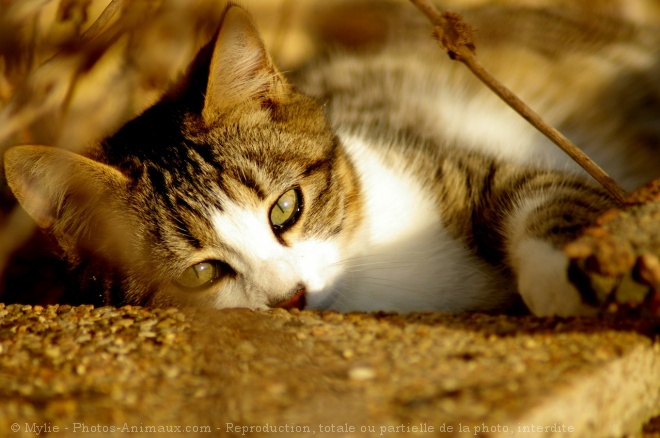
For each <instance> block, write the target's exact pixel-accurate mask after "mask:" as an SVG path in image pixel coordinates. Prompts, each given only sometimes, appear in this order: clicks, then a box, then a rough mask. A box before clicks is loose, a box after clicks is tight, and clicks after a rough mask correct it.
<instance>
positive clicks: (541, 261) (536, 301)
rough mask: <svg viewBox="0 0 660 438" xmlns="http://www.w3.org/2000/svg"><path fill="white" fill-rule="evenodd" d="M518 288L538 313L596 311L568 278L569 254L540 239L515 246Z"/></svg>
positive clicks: (576, 313)
mask: <svg viewBox="0 0 660 438" xmlns="http://www.w3.org/2000/svg"><path fill="white" fill-rule="evenodd" d="M513 257H514V263H515V265H516V266H517V268H518V271H519V272H518V289H519V291H520V294H521V295H522V298H523V300H524V301H525V304H526V305H527V307H528V308H529V309H530V310H531V311H532V313H533V314H534V315H537V316H553V315H557V316H572V315H592V314H595V312H596V310H595V309H594V308H593V307H590V306H588V305H586V304H584V303H583V301H582V298H581V296H580V294H579V292H578V291H577V289H575V287H573V285H572V284H571V283H570V282H569V281H568V257H567V256H566V255H565V254H564V253H563V251H561V250H559V249H556V248H553V247H552V246H551V245H550V244H549V243H547V242H544V241H541V240H537V239H525V240H523V241H521V242H520V243H519V244H518V245H517V246H516V248H515V250H514V254H513Z"/></svg>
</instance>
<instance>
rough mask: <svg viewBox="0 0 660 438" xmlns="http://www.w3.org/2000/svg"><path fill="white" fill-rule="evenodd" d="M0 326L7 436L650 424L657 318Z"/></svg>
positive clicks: (559, 429) (47, 311)
mask: <svg viewBox="0 0 660 438" xmlns="http://www.w3.org/2000/svg"><path fill="white" fill-rule="evenodd" d="M0 315H1V317H0V346H1V356H0V383H1V384H0V406H1V408H0V431H2V432H1V433H3V434H4V433H6V432H5V431H10V430H11V427H12V426H13V425H14V424H18V426H13V427H17V429H18V432H17V433H16V434H14V436H33V435H34V429H33V428H34V427H36V426H44V427H45V428H50V430H51V432H56V434H57V435H60V436H68V435H72V436H80V433H81V432H85V431H86V432H88V433H92V432H103V431H104V430H107V432H108V433H107V434H100V435H98V436H104V435H106V436H119V435H123V434H124V432H125V431H126V429H125V428H126V427H128V428H129V430H130V428H135V429H134V430H135V431H136V433H132V434H131V436H142V435H144V436H154V435H153V433H151V429H147V428H151V427H156V428H157V427H173V428H176V427H177V426H181V427H183V428H185V427H204V428H208V429H209V430H210V431H212V432H214V433H218V432H223V433H225V434H227V435H229V436H231V435H234V436H242V435H243V432H246V435H257V436H263V434H262V433H261V430H260V429H263V428H264V427H265V426H266V425H267V426H268V430H270V431H271V434H273V435H278V436H284V435H282V433H281V432H286V431H287V430H286V429H287V428H288V429H289V431H294V432H295V431H296V430H297V429H305V428H309V429H308V430H309V431H310V434H311V432H316V435H318V434H322V433H328V435H329V434H330V433H329V432H332V431H333V430H334V432H335V434H336V435H339V434H341V435H342V436H361V435H363V434H362V433H360V431H361V429H365V430H367V431H368V430H369V429H370V428H371V429H373V430H374V431H375V433H374V434H375V435H379V433H380V432H381V431H382V432H384V434H383V436H396V435H401V436H408V435H411V436H416V435H420V436H432V435H440V436H448V437H449V436H474V434H475V433H477V434H478V435H481V436H525V437H532V436H571V437H596V436H612V437H619V436H623V435H625V434H635V433H640V431H641V428H642V426H643V424H644V423H645V422H647V421H648V420H649V419H650V418H651V417H653V416H654V415H658V414H660V341H658V334H659V333H660V331H659V324H658V321H652V320H638V321H601V320H596V319H555V318H544V319H539V318H531V317H504V316H487V315H480V314H468V315H458V316H455V315H446V314H435V313H429V314H409V315H393V314H346V315H342V314H337V313H327V312H326V313H319V312H308V311H304V312H297V311H292V312H291V313H289V312H286V311H283V310H274V311H270V312H251V311H248V310H238V309H237V310H223V311H193V310H189V311H188V310H184V311H178V310H175V309H155V310H149V309H144V308H138V307H124V308H120V309H115V308H109V307H105V308H97V309H94V308H92V307H89V306H81V307H70V306H60V307H56V306H54V307H45V308H41V307H37V306H35V307H30V306H16V305H14V306H6V307H4V306H2V305H0ZM250 427H252V431H251V432H250ZM28 428H32V429H33V431H30V430H28ZM55 428H57V431H55V430H54V429H55ZM85 428H87V429H85ZM94 428H96V429H94ZM140 428H141V429H140ZM243 428H247V429H243ZM273 428H275V431H276V432H277V433H272V432H273ZM450 428H451V431H449V429H450ZM486 428H487V429H488V431H487V432H488V433H484V432H486V431H485V429H486ZM461 429H462V430H463V432H461ZM307 435H309V434H306V433H299V434H295V433H294V434H293V435H292V436H307Z"/></svg>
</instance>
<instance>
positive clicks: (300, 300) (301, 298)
mask: <svg viewBox="0 0 660 438" xmlns="http://www.w3.org/2000/svg"><path fill="white" fill-rule="evenodd" d="M306 293H307V290H306V289H305V288H304V287H303V288H300V289H298V290H297V291H296V293H295V294H294V295H293V296H292V297H291V298H289V299H288V300H286V301H282V302H281V303H279V304H277V305H276V306H275V307H281V308H282V309H287V310H290V309H299V310H302V309H304V308H305V304H306V301H307V300H306V299H305V294H306Z"/></svg>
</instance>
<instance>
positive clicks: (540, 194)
mask: <svg viewBox="0 0 660 438" xmlns="http://www.w3.org/2000/svg"><path fill="white" fill-rule="evenodd" d="M578 12H579V11H572V12H571V11H570V8H568V9H567V10H562V11H560V12H557V11H554V10H544V11H540V10H525V9H522V8H515V10H511V9H507V8H506V7H493V6H488V7H481V8H475V9H473V10H468V11H466V14H467V15H468V16H469V17H470V19H471V20H474V22H475V23H478V24H479V23H481V24H480V25H481V26H483V27H484V28H485V27H486V26H487V23H495V24H497V29H498V31H500V32H499V33H498V32H494V33H493V34H492V35H488V38H486V39H485V42H484V44H481V43H479V51H480V55H481V56H482V57H483V59H484V62H485V63H486V64H487V65H489V66H491V68H492V69H493V70H494V71H495V72H496V73H497V74H498V75H499V76H501V77H503V78H504V79H505V82H506V83H507V84H508V85H509V86H510V87H512V88H513V89H514V91H516V92H517V93H519V94H520V95H521V96H522V97H523V98H524V99H526V100H527V101H528V102H529V103H530V104H532V106H533V107H535V108H537V109H538V110H539V111H540V112H541V113H542V114H544V115H546V116H547V117H548V118H549V119H550V121H551V122H553V123H554V124H555V125H557V126H558V127H559V128H561V129H563V130H564V131H565V132H566V133H568V134H569V135H570V136H571V137H573V138H574V139H575V140H576V141H577V142H579V143H580V144H581V145H584V147H585V149H586V150H587V151H588V153H590V154H592V155H593V157H594V158H595V159H596V161H598V162H601V163H603V165H604V166H605V167H606V168H607V169H608V170H609V171H610V172H611V173H612V174H614V175H615V176H616V177H617V178H619V179H621V180H622V181H625V183H626V184H627V185H628V186H629V187H631V186H634V185H637V184H639V183H641V182H644V181H647V180H649V179H651V178H653V177H655V176H657V173H658V171H657V169H660V156H659V154H658V153H657V152H656V150H655V149H653V146H654V145H656V144H657V139H658V137H659V135H658V134H660V132H658V128H657V125H656V124H654V123H652V122H653V121H654V120H658V119H659V117H658V116H660V113H659V108H660V105H658V96H660V93H657V92H658V89H657V87H658V85H657V83H659V82H658V81H655V82H654V81H653V80H652V78H653V77H655V78H656V79H657V78H658V74H657V72H658V70H659V67H658V65H659V64H658V61H657V59H658V57H657V53H655V52H654V51H653V49H652V47H653V46H654V44H653V42H654V41H656V38H657V36H658V35H656V34H654V33H653V32H650V31H649V30H648V29H645V28H643V27H640V26H637V25H633V24H630V23H624V22H618V21H617V19H616V18H613V17H593V16H586V15H584V14H582V13H578ZM596 18H597V19H596ZM604 18H607V19H606V20H605V19H604ZM411 20H412V22H414V21H415V20H414V19H411ZM404 21H405V20H404ZM530 23H538V25H537V26H532V25H531V24H530ZM516 26H518V27H516ZM520 26H522V28H520ZM584 29H590V32H587V33H585V32H584ZM521 32H522V33H521ZM484 34H485V32H484ZM522 34H524V35H525V38H522V37H520V35H522ZM526 43H527V44H526ZM292 81H293V84H291V82H290V81H289V80H288V79H286V78H285V77H284V75H283V74H282V73H281V72H279V71H278V70H277V68H276V67H275V66H274V65H273V63H272V61H271V59H270V57H269V56H268V53H267V52H266V50H265V48H264V46H263V43H262V42H261V39H260V38H259V36H258V34H257V31H256V29H255V28H254V25H253V24H252V22H251V20H250V18H249V16H248V15H247V13H245V12H244V11H243V10H242V9H241V8H239V7H230V8H229V9H228V10H227V12H226V13H225V15H224V18H223V22H222V24H221V26H220V31H219V34H218V36H217V38H216V39H215V40H214V41H212V42H211V43H209V45H208V46H207V47H205V48H204V49H202V51H201V52H200V55H199V56H198V59H197V60H196V61H195V63H194V64H193V65H192V66H191V69H190V70H189V72H188V73H187V75H186V77H185V78H184V79H183V80H182V82H181V84H179V85H178V86H177V87H176V88H174V89H173V90H172V92H170V93H168V94H167V96H165V97H164V98H163V100H162V101H161V102H159V103H158V104H156V105H155V106H153V107H152V108H150V109H149V110H147V111H146V112H145V113H143V114H142V115H141V116H139V117H137V118H136V119H134V120H133V121H131V122H129V123H128V124H126V125H125V126H124V127H123V128H122V129H121V130H119V132H118V133H116V134H115V135H113V136H112V137H110V138H108V139H107V140H106V141H104V142H103V143H102V144H100V145H99V146H98V147H95V148H92V149H90V151H89V152H88V154H87V157H88V158H83V157H81V156H78V155H75V154H72V153H69V152H63V151H52V150H48V149H46V148H41V147H32V148H31V149H30V148H16V149H14V150H13V152H11V153H9V154H8V155H7V158H6V168H7V177H8V180H9V182H10V185H11V186H12V188H13V189H14V191H15V193H16V194H17V197H18V198H19V200H20V201H21V202H22V203H23V205H24V206H25V208H26V210H27V211H28V212H30V213H31V214H32V215H33V216H34V217H35V218H36V219H37V221H38V222H39V223H40V224H41V225H43V226H44V227H46V228H49V229H50V231H51V233H52V234H53V235H54V237H55V238H56V239H57V240H58V241H59V242H60V244H61V245H62V247H63V249H64V251H65V252H66V255H67V258H68V259H69V261H70V262H71V264H72V267H73V270H74V272H76V273H78V274H79V275H80V278H81V283H82V284H83V286H84V287H86V288H87V289H88V290H89V294H90V298H93V297H96V296H101V297H102V301H103V302H105V303H109V304H121V303H137V304H150V305H170V304H175V305H200V306H212V307H249V308H267V307H272V306H276V305H279V304H282V303H289V302H290V300H291V299H292V297H299V296H300V295H301V293H302V294H303V295H304V297H305V300H304V301H300V300H299V299H297V298H296V300H297V301H295V305H296V306H298V307H301V306H302V304H305V303H306V305H307V306H308V307H312V308H333V309H337V310H342V311H347V310H397V311H411V310H446V311H455V312H457V311H466V310H503V309H510V308H512V307H513V306H515V305H516V303H517V302H518V301H519V297H522V299H523V301H524V302H525V303H526V304H527V306H528V308H529V309H530V310H532V311H533V312H534V313H536V314H562V315H569V314H580V313H589V312H591V309H590V308H589V307H588V306H586V305H585V304H584V303H582V301H581V299H580V296H579V294H578V293H577V291H576V289H575V288H574V287H573V286H572V285H571V284H570V283H569V282H568V279H567V275H566V269H567V266H566V264H567V260H566V258H565V257H564V256H563V254H562V253H561V251H560V249H561V247H562V246H563V245H565V244H566V243H568V242H570V241H571V240H573V239H574V238H576V237H577V236H578V235H579V233H580V231H581V230H582V229H583V228H584V227H585V226H586V225H588V224H590V223H592V222H593V220H594V219H595V217H597V215H598V214H600V213H601V212H603V211H605V210H606V209H608V208H611V207H612V206H613V205H614V203H613V201H612V199H611V198H610V196H609V195H608V194H607V193H606V192H605V191H604V190H603V189H601V188H599V187H598V186H596V185H595V184H593V183H592V182H591V181H589V180H588V179H587V178H586V177H585V176H584V175H583V174H581V173H580V171H579V170H576V169H575V166H574V165H573V164H571V163H570V162H568V160H567V159H566V158H565V157H564V156H563V155H562V154H561V153H558V152H557V151H556V150H555V149H554V148H553V147H552V146H549V145H548V142H547V140H545V139H544V138H543V137H542V136H540V135H539V134H538V133H536V132H535V131H533V130H532V129H531V128H530V127H528V126H527V125H526V124H525V122H524V121H522V120H521V119H520V118H519V117H518V116H516V115H515V114H514V113H513V112H512V111H511V110H510V109H508V108H507V107H506V106H505V105H504V104H502V103H501V102H499V101H498V100H497V99H496V98H495V97H494V96H492V95H491V94H490V92H489V91H488V90H487V89H485V87H483V86H482V85H481V84H479V83H478V82H476V80H475V79H474V78H472V77H471V76H470V75H469V74H468V73H467V72H466V71H465V70H464V69H463V67H462V66H460V65H454V64H453V63H451V62H450V61H449V60H447V59H445V57H444V56H443V55H442V53H441V52H440V51H439V50H438V48H437V47H435V45H434V43H433V41H431V40H429V39H428V38H427V28H426V27H423V28H422V27H416V26H412V27H410V28H409V29H408V30H406V32H403V33H402V34H400V35H399V34H397V39H395V40H392V41H390V42H389V43H385V44H383V45H381V46H380V47H377V48H375V49H374V50H372V51H370V52H368V53H359V54H355V53H335V54H334V55H332V56H329V57H328V58H327V59H324V60H321V61H318V62H316V63H314V64H313V65H311V66H309V67H308V68H307V69H306V70H304V71H302V72H299V73H297V74H296V75H295V77H294V78H293V79H292ZM299 90H301V91H302V93H301V92H300V91H299ZM303 93H304V94H303ZM654 93H657V94H654ZM617 105H618V106H620V108H619V109H618V110H613V108H615V107H616V106H617ZM631 151H634V153H631ZM42 155H43V156H42ZM52 155H54V156H55V158H54V159H52V160H50V161H49V160H48V159H46V158H43V157H47V156H52ZM51 161H52V162H58V163H66V164H67V169H73V170H71V171H70V172H71V173H72V174H73V175H76V177H75V178H74V177H70V178H69V177H67V175H63V174H62V173H61V172H60V173H58V172H54V171H53V172H49V171H48V168H47V166H48V165H49V163H50V162H51ZM90 163H96V166H95V167H94V166H92V167H93V169H92V170H86V171H85V172H84V173H83V174H81V175H78V173H77V171H76V169H81V168H83V166H86V167H84V168H85V169H88V168H89V166H90ZM35 169H37V170H35ZM24 175H30V178H29V181H28V180H26V179H25V178H24ZM52 175H55V176H52ZM35 180H36V182H35ZM56 180H57V182H58V183H57V185H56V186H54V187H56V190H55V192H56V193H51V192H52V191H53V190H51V191H48V190H44V189H40V187H53V186H52V183H53V182H54V181H56ZM86 180H87V181H89V182H90V184H85V181H86ZM92 182H93V184H92ZM99 185H101V188H100V189H99V188H97V186H99ZM90 190H91V191H93V195H90V194H89V193H88V192H89V191H90ZM288 190H295V191H296V193H299V194H300V195H301V196H302V198H301V199H300V203H301V207H300V213H299V216H297V217H296V219H297V220H296V221H295V223H293V225H291V226H290V227H289V228H286V229H284V230H283V231H280V230H278V229H277V227H274V226H272V225H271V224H270V223H269V212H270V211H271V208H273V206H274V205H275V203H276V202H277V201H278V198H279V197H280V196H281V195H282V194H283V193H286V192H287V191H288ZM33 199H38V200H39V202H33ZM49 200H51V201H50V202H51V204H50V206H49V205H48V202H49ZM62 200H65V201H62ZM74 200H75V201H76V202H73V201H74ZM44 204H45V205H46V207H44ZM90 211H92V212H95V213H90ZM71 223H74V224H76V225H75V226H71ZM62 224H65V225H62ZM81 230H85V231H81ZM90 236H91V237H92V238H90ZM207 261H213V262H214V263H216V264H217V266H219V269H220V270H221V273H220V274H218V278H217V279H216V280H215V281H213V282H211V283H210V284H209V285H207V286H205V287H203V288H201V289H198V290H186V289H184V288H182V287H180V286H178V285H177V279H178V278H179V277H180V276H181V275H182V273H183V272H184V271H185V270H186V269H188V268H189V267H191V266H194V265H196V264H199V263H203V262H207Z"/></svg>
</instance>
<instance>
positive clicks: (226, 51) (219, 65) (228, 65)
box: [202, 5, 289, 122]
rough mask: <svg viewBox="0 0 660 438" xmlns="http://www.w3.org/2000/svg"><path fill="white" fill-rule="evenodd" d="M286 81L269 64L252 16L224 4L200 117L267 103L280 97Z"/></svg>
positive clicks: (208, 119) (272, 65)
mask: <svg viewBox="0 0 660 438" xmlns="http://www.w3.org/2000/svg"><path fill="white" fill-rule="evenodd" d="M288 89H289V85H288V84H287V82H286V80H285V79H284V77H283V76H282V74H281V73H280V72H279V71H278V70H277V68H276V67H275V65H274V64H273V62H272V60H271V58H270V56H269V54H268V52H267V51H266V47H265V45H264V42H263V40H262V39H261V37H260V36H259V31H258V30H257V28H256V26H255V24H254V22H253V21H252V17H250V14H248V12H247V11H245V9H243V8H241V7H240V6H236V5H232V6H229V7H228V8H227V10H226V11H225V14H224V16H223V20H222V24H221V26H220V30H219V32H218V36H217V38H216V41H215V47H214V49H213V56H212V58H211V65H210V68H209V78H208V84H207V88H206V97H205V100H204V108H203V110H202V117H203V118H204V120H205V121H206V122H210V121H212V120H214V119H215V118H216V117H217V116H218V115H219V114H226V113H227V112H230V111H232V110H235V109H237V107H240V108H241V109H244V108H245V107H244V106H243V105H244V104H246V103H247V104H253V105H255V106H260V107H270V106H272V105H276V104H277V103H278V102H280V101H282V100H284V99H285V98H286V95H287V91H288Z"/></svg>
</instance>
